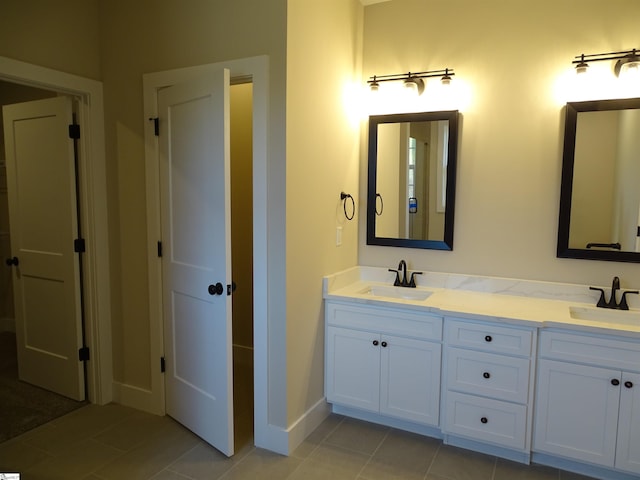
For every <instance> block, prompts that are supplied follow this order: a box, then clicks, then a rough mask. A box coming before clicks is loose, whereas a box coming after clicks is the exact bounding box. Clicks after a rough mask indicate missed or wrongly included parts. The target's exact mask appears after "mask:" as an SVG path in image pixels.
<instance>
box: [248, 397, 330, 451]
mask: <svg viewBox="0 0 640 480" xmlns="http://www.w3.org/2000/svg"><path fill="white" fill-rule="evenodd" d="M330 413H331V409H330V407H329V404H328V403H327V402H326V400H325V399H324V398H322V399H320V400H319V401H318V402H317V403H316V404H315V405H313V406H312V407H311V408H310V409H309V410H307V411H306V412H305V413H304V414H303V415H302V416H301V417H300V418H299V419H298V420H296V421H295V422H294V423H293V425H291V426H290V427H289V428H287V429H284V428H282V427H277V426H275V425H266V426H260V425H255V427H254V429H255V432H254V437H255V445H256V447H259V448H264V449H265V450H270V451H272V452H275V453H279V454H281V455H290V454H291V453H292V452H293V451H294V450H295V449H296V448H298V446H299V445H300V444H301V443H302V442H303V441H304V439H305V438H307V437H308V436H309V434H310V433H311V432H313V431H314V430H315V429H316V428H318V426H319V425H320V424H321V423H322V422H323V420H324V419H325V418H327V416H328V415H329V414H330Z"/></svg>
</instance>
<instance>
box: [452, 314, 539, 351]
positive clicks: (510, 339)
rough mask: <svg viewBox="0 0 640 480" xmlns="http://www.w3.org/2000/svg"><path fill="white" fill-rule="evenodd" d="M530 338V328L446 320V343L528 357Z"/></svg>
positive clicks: (531, 333)
mask: <svg viewBox="0 0 640 480" xmlns="http://www.w3.org/2000/svg"><path fill="white" fill-rule="evenodd" d="M532 339H533V331H532V330H531V329H519V328H514V327H503V326H501V325H496V324H494V323H483V322H478V323H476V322H467V321H464V320H456V319H450V318H448V319H447V320H446V327H445V341H446V342H447V344H448V345H454V346H458V347H469V348H477V349H481V350H484V351H487V352H495V353H507V354H510V355H522V356H527V357H528V356H529V355H531V345H532Z"/></svg>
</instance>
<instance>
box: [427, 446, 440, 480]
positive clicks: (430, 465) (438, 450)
mask: <svg viewBox="0 0 640 480" xmlns="http://www.w3.org/2000/svg"><path fill="white" fill-rule="evenodd" d="M441 448H442V440H440V444H439V445H438V448H436V452H435V453H434V454H433V458H432V459H431V462H430V463H429V468H427V471H426V473H425V474H424V480H426V478H427V477H428V476H429V474H430V473H431V468H433V464H434V462H435V461H436V457H437V456H438V453H440V449H441Z"/></svg>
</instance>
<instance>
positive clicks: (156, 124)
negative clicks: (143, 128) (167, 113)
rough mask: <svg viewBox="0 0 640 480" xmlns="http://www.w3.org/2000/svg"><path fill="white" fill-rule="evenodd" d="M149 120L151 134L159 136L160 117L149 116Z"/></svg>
mask: <svg viewBox="0 0 640 480" xmlns="http://www.w3.org/2000/svg"><path fill="white" fill-rule="evenodd" d="M149 121H152V122H153V134H154V135H155V136H156V137H159V136H160V118H159V117H151V118H149Z"/></svg>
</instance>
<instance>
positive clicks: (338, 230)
mask: <svg viewBox="0 0 640 480" xmlns="http://www.w3.org/2000/svg"><path fill="white" fill-rule="evenodd" d="M340 245H342V227H336V247H339V246H340Z"/></svg>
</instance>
